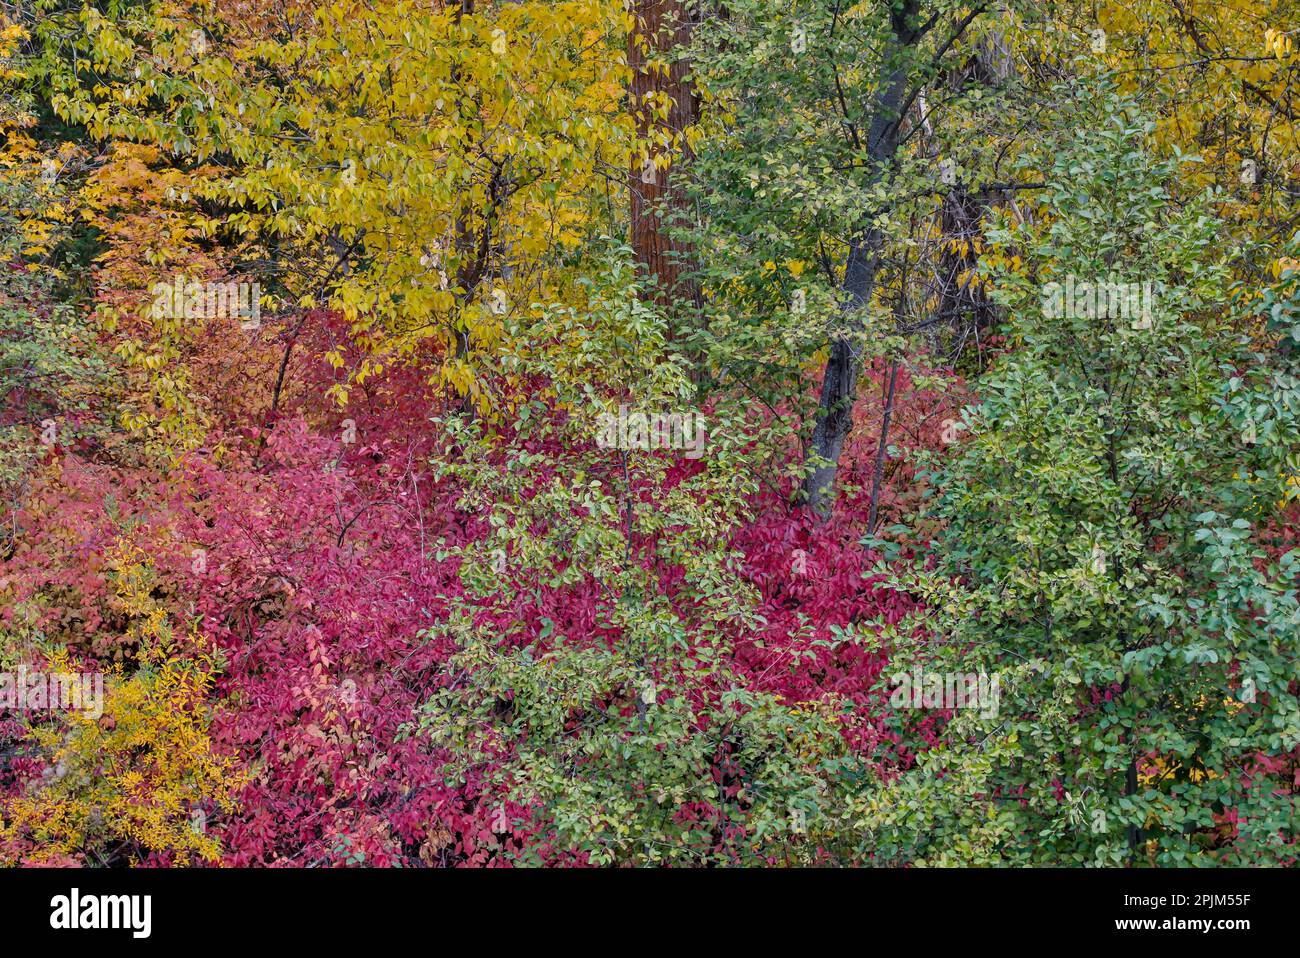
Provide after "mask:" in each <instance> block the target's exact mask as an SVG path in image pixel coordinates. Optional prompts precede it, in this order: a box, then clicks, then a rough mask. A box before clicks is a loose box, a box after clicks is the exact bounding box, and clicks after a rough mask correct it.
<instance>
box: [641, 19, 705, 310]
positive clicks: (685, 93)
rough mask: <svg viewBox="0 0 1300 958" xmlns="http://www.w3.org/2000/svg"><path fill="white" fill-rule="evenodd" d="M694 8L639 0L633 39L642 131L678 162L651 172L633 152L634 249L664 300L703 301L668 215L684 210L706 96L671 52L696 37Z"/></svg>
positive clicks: (657, 151)
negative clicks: (659, 65) (655, 64)
mask: <svg viewBox="0 0 1300 958" xmlns="http://www.w3.org/2000/svg"><path fill="white" fill-rule="evenodd" d="M693 6H694V4H692V3H691V2H690V0H634V2H633V5H632V13H633V27H632V29H631V30H630V31H629V32H628V40H627V58H628V65H629V66H630V67H631V68H632V85H631V90H630V93H631V107H632V110H633V112H634V115H635V116H636V122H637V135H638V137H640V138H642V139H645V140H649V141H651V142H653V143H654V144H655V145H654V148H653V152H652V156H657V157H658V158H659V161H660V164H662V163H663V158H664V156H665V155H669V156H671V160H672V162H671V165H670V166H669V167H668V168H667V169H663V168H661V166H655V167H654V168H653V169H651V168H650V167H649V166H647V165H644V157H636V156H634V157H633V159H632V169H631V170H630V171H629V174H630V175H629V177H628V183H629V193H630V195H631V239H632V249H633V251H634V252H635V254H636V259H637V262H638V263H639V264H640V265H641V267H642V269H643V270H644V272H645V275H646V276H648V277H649V278H650V279H651V280H652V281H653V283H654V284H655V285H654V289H655V293H654V296H655V299H656V300H657V301H658V302H660V303H663V304H665V305H667V304H668V303H670V302H681V301H683V300H685V301H687V302H690V303H694V304H698V303H699V301H700V291H699V288H698V286H697V285H696V284H695V283H693V282H690V281H689V280H687V279H685V278H683V276H682V272H683V268H682V266H683V263H684V262H685V261H686V258H687V256H688V255H689V250H688V249H687V247H685V246H684V245H683V244H681V243H679V242H675V241H674V240H672V239H671V238H670V237H669V236H668V234H667V231H666V230H665V229H664V225H665V222H664V221H665V219H669V218H671V216H672V214H673V212H674V211H676V210H680V209H683V207H684V203H685V199H684V193H683V190H682V187H681V183H682V178H683V173H684V169H685V165H686V163H687V162H689V160H690V150H689V147H688V146H687V145H686V143H685V140H684V139H683V138H682V133H683V132H684V131H685V130H686V128H687V127H689V126H691V125H692V124H694V123H695V121H696V120H697V119H698V118H699V98H698V97H697V96H696V94H695V90H694V88H693V87H692V85H691V83H690V81H689V80H688V79H687V75H688V74H689V72H690V63H689V62H688V61H687V60H685V59H683V58H677V56H676V55H675V54H674V53H673V52H672V51H673V50H674V49H680V48H684V47H685V45H686V44H688V43H690V41H691V32H692V26H693V19H692V12H691V8H692V7H693ZM651 59H665V60H667V61H668V62H669V63H670V66H669V68H668V69H667V70H666V71H665V70H659V69H649V68H648V61H650V60H651ZM664 96H667V97H668V98H669V99H670V100H671V101H672V105H671V107H670V109H669V111H668V116H667V117H666V118H664V117H660V116H656V115H654V112H653V109H652V105H654V104H655V103H656V102H659V101H661V100H662V97H664ZM666 138H671V141H672V142H674V143H676V144H677V148H676V149H675V150H673V152H672V153H671V154H669V153H668V149H667V148H666V147H664V146H662V145H660V144H661V143H662V142H663V141H664V139H666Z"/></svg>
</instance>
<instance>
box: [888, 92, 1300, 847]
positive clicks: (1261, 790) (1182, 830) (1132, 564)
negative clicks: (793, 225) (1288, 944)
mask: <svg viewBox="0 0 1300 958" xmlns="http://www.w3.org/2000/svg"><path fill="white" fill-rule="evenodd" d="M1061 98H1062V100H1063V101H1064V102H1065V104H1066V105H1065V107H1063V108H1062V109H1061V114H1060V116H1059V117H1058V118H1057V123H1056V128H1057V129H1060V130H1063V131H1076V132H1075V133H1074V134H1073V135H1071V134H1070V133H1065V134H1063V135H1062V136H1061V137H1059V138H1058V139H1057V140H1056V141H1055V142H1048V143H1046V144H1044V146H1045V147H1046V149H1044V150H1042V151H1041V153H1040V155H1041V156H1042V157H1044V158H1045V159H1042V160H1039V161H1038V162H1040V163H1041V164H1042V165H1041V166H1040V167H1039V169H1041V170H1042V171H1043V173H1044V175H1045V176H1046V179H1047V180H1048V182H1049V183H1050V187H1049V189H1048V190H1047V191H1046V193H1045V195H1044V196H1043V199H1042V203H1041V205H1040V206H1039V208H1038V209H1036V210H1034V211H1033V215H1030V216H1027V217H1025V219H1024V220H1023V221H1021V220H1019V219H1010V218H1005V219H1004V220H1003V221H1002V222H1000V223H999V224H998V225H997V227H996V228H995V229H993V230H992V231H991V232H990V237H991V239H993V240H994V241H995V243H997V244H998V246H999V247H1001V248H1002V250H1003V251H1005V252H1008V253H1010V252H1011V251H1013V250H1014V251H1016V252H1018V254H1019V255H1020V256H1021V257H1023V259H1024V264H1025V265H1024V267H1023V268H1015V269H1012V268H1010V267H1008V268H1003V269H1000V270H998V271H996V275H995V277H994V278H995V280H996V289H997V293H996V295H997V298H998V300H999V301H1000V302H1001V303H1002V304H1004V305H1005V307H1006V308H1007V310H1008V311H1009V316H1010V318H1009V322H1008V324H1007V327H1006V330H1005V331H1006V333H1007V335H1008V337H1009V339H1010V342H1011V345H1012V347H1013V348H1012V349H1011V350H1010V351H1008V352H1007V353H1006V354H1005V355H1004V356H1003V357H1002V358H1001V360H1000V361H999V362H998V363H997V364H996V366H995V368H994V369H993V370H992V371H991V373H990V375H989V376H988V377H987V378H986V379H985V380H984V381H983V382H982V383H981V387H980V392H981V394H982V398H981V401H980V402H979V403H978V404H977V405H974V406H972V407H970V408H969V409H968V410H967V411H966V414H965V426H966V427H967V433H966V435H967V437H968V438H966V439H964V440H963V441H962V443H961V445H960V446H958V447H957V448H956V450H955V455H954V456H953V458H951V460H950V462H949V463H948V464H947V465H946V466H945V467H944V468H943V469H942V470H941V471H940V472H939V473H938V475H937V476H936V480H937V487H938V489H939V493H938V496H937V499H936V501H935V502H934V506H933V518H935V519H937V520H939V521H940V522H941V523H943V531H942V533H941V534H940V535H939V536H938V538H937V540H936V541H934V542H933V551H934V555H935V557H936V558H937V560H938V561H937V566H936V567H934V568H933V569H931V570H929V571H925V572H918V573H917V574H916V576H915V577H914V578H912V579H910V580H909V581H908V582H906V583H905V584H906V586H907V587H909V588H911V589H913V590H915V591H916V592H918V593H919V594H920V595H922V596H923V598H924V601H925V608H926V613H925V614H924V617H923V618H921V619H920V620H913V621H910V622H907V623H904V624H903V625H902V626H900V627H898V628H897V629H895V630H892V638H893V640H894V642H895V658H894V660H893V663H892V664H893V669H892V670H891V671H892V672H893V673H903V672H906V671H908V670H910V669H912V668H914V667H918V666H919V667H921V668H923V669H925V670H926V671H927V672H937V673H940V674H945V673H985V674H988V675H996V676H997V677H998V679H999V691H1000V696H999V701H998V702H997V708H996V709H994V710H981V711H978V712H977V711H975V710H963V711H959V712H958V714H957V715H956V717H955V718H954V719H953V720H952V721H951V722H950V723H949V724H948V725H947V726H946V727H945V732H944V735H943V737H942V740H941V742H940V743H939V745H938V747H936V748H934V749H932V750H931V751H929V752H928V753H926V754H925V755H923V756H922V758H921V759H920V762H919V764H918V766H917V767H916V768H915V769H912V770H910V771H908V772H907V773H905V774H903V775H902V776H901V777H900V778H898V779H897V780H896V781H893V782H891V783H890V784H889V786H888V787H887V788H886V789H885V791H884V793H883V794H881V795H873V796H872V797H871V799H870V802H868V804H872V803H874V804H872V807H873V808H875V809H876V810H877V811H878V812H879V814H880V816H881V820H882V821H883V823H884V825H883V828H882V829H881V833H880V835H879V838H878V841H879V845H878V847H877V852H878V854H880V855H882V856H883V857H885V858H888V859H897V860H906V859H916V860H921V861H926V862H931V863H968V862H987V861H993V862H999V863H1005V864H1029V863H1054V864H1120V863H1131V864H1146V863H1150V864H1154V865H1182V864H1197V863H1211V862H1222V863H1230V862H1231V863H1244V862H1251V863H1261V862H1266V861H1271V860H1281V859H1285V858H1287V857H1289V856H1291V855H1292V854H1293V853H1294V847H1293V845H1294V841H1295V835H1296V827H1297V822H1296V818H1295V806H1294V795H1293V787H1292V782H1291V781H1290V780H1289V778H1288V780H1283V781H1279V780H1278V778H1277V777H1272V776H1270V775H1269V774H1268V773H1267V771H1266V765H1267V763H1268V762H1269V761H1270V760H1271V761H1277V760H1279V759H1281V760H1283V761H1285V760H1286V756H1287V755H1288V753H1291V752H1292V750H1293V749H1295V748H1296V746H1297V744H1298V743H1300V710H1297V697H1296V685H1295V682H1296V679H1297V677H1298V673H1297V664H1296V663H1297V657H1296V638H1297V635H1300V628H1298V627H1297V624H1298V623H1300V611H1298V606H1297V601H1296V581H1297V571H1300V555H1298V554H1297V552H1296V551H1294V550H1293V551H1291V552H1288V553H1285V554H1283V555H1281V556H1280V557H1277V556H1275V553H1274V552H1271V551H1270V550H1269V549H1268V548H1267V545H1268V543H1267V536H1266V533H1267V530H1268V525H1269V523H1270V520H1271V519H1273V518H1274V517H1276V516H1277V515H1278V513H1279V510H1280V509H1281V508H1282V506H1283V505H1284V503H1285V502H1286V500H1287V498H1288V494H1289V491H1291V490H1293V489H1294V486H1293V485H1292V484H1291V476H1293V475H1294V473H1295V465H1296V460H1295V450H1296V449H1297V443H1298V441H1300V380H1297V378H1296V375H1295V369H1294V367H1293V365H1291V364H1290V361H1289V360H1287V359H1279V353H1278V352H1277V351H1276V350H1270V349H1267V348H1264V346H1262V345H1261V342H1262V341H1261V339H1260V337H1259V335H1258V333H1259V324H1258V323H1257V322H1256V320H1255V317H1254V315H1253V307H1249V306H1248V307H1246V308H1243V307H1242V305H1241V304H1242V301H1243V299H1246V300H1247V301H1251V300H1250V298H1249V297H1245V298H1243V297H1238V296H1234V295H1233V293H1234V291H1233V289H1232V288H1231V284H1230V283H1229V281H1228V279H1227V276H1228V266H1229V264H1228V263H1227V262H1226V255H1225V254H1224V253H1223V252H1222V250H1221V243H1220V242H1219V235H1220V228H1219V224H1218V223H1217V222H1216V220H1215V219H1214V218H1213V217H1212V216H1211V215H1210V213H1209V212H1208V211H1209V209H1210V207H1211V202H1212V200H1213V197H1212V196H1190V197H1181V196H1179V195H1178V194H1177V193H1176V192H1175V189H1174V186H1173V184H1174V183H1175V177H1176V174H1177V173H1178V169H1179V166H1180V165H1181V164H1183V163H1187V162H1192V161H1193V160H1192V159H1191V158H1189V157H1182V156H1178V155H1174V156H1172V157H1170V158H1167V159H1159V158H1156V157H1154V156H1153V155H1152V153H1151V151H1150V133H1151V131H1152V124H1151V123H1150V122H1148V121H1147V120H1145V119H1144V118H1142V117H1140V116H1138V115H1137V113H1136V111H1135V110H1134V109H1133V107H1132V104H1131V103H1129V102H1127V101H1125V100H1123V99H1121V98H1120V97H1119V96H1118V95H1116V94H1114V93H1113V92H1112V91H1111V90H1110V89H1109V88H1108V87H1107V85H1106V84H1105V83H1102V84H1100V85H1099V86H1097V87H1096V88H1094V89H1093V90H1092V92H1089V93H1087V94H1082V95H1079V96H1077V97H1071V96H1068V95H1065V94H1064V93H1063V92H1062V93H1061ZM1035 152H1036V153H1039V151H1035ZM1053 154H1055V156H1054V158H1052V157H1053ZM1047 158H1050V159H1047ZM1026 162H1033V158H1032V157H1028V156H1027V157H1026ZM1103 281H1104V282H1105V283H1108V284H1111V283H1113V284H1116V285H1117V286H1118V287H1119V288H1120V289H1123V290H1125V291H1126V292H1129V293H1138V294H1142V293H1146V292H1148V291H1150V292H1151V293H1152V295H1151V303H1150V309H1149V310H1148V309H1147V308H1146V305H1145V304H1146V300H1145V298H1143V299H1142V301H1141V305H1140V306H1139V308H1138V309H1136V310H1135V311H1134V310H1130V311H1127V312H1125V311H1124V310H1122V309H1119V308H1117V304H1116V300H1115V299H1114V298H1108V299H1107V300H1105V301H1104V302H1103V301H1100V300H1099V299H1098V297H1096V296H1092V297H1089V296H1088V295H1085V294H1086V290H1087V287H1085V286H1084V285H1083V284H1084V283H1085V282H1092V283H1094V284H1096V283H1100V282H1103ZM1052 283H1059V284H1062V286H1061V287H1060V288H1058V287H1055V286H1052V285H1050V284H1052ZM1143 284H1149V285H1148V286H1145V287H1144V285H1143ZM1071 286H1072V288H1073V291H1074V297H1073V300H1072V301H1071V297H1070V296H1068V295H1066V293H1065V290H1066V289H1070V288H1071ZM1095 288H1096V287H1095V286H1094V289H1095ZM1292 295H1293V294H1292ZM1286 296H1287V292H1286V290H1285V289H1279V290H1274V291H1271V292H1270V293H1269V295H1268V296H1267V297H1266V298H1265V300H1264V301H1263V302H1264V303H1265V306H1266V307H1267V310H1268V313H1269V315H1270V317H1272V322H1273V323H1274V325H1275V327H1277V328H1278V332H1281V331H1282V327H1285V328H1286V333H1287V335H1291V334H1292V333H1293V330H1292V328H1291V326H1292V324H1293V322H1294V312H1293V311H1290V310H1292V309H1293V303H1294V300H1293V299H1289V300H1288V299H1287V298H1286ZM1132 302H1133V301H1132V299H1131V298H1130V299H1129V300H1127V301H1126V303H1127V305H1132ZM982 704H986V703H982ZM990 711H995V712H996V715H995V716H990V715H989V714H988V712H990ZM903 714H904V718H903V719H902V720H900V721H902V722H904V723H905V722H906V713H903ZM864 801H866V800H864Z"/></svg>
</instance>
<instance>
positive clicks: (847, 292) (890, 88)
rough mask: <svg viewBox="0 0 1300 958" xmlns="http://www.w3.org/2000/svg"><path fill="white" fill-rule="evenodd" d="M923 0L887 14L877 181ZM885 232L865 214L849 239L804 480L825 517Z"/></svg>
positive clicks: (888, 151)
mask: <svg viewBox="0 0 1300 958" xmlns="http://www.w3.org/2000/svg"><path fill="white" fill-rule="evenodd" d="M919 8H920V0H903V2H902V3H901V4H900V5H899V6H897V7H896V8H895V9H894V10H893V11H892V12H891V13H890V17H889V21H890V28H891V34H890V40H889V42H888V44H887V48H886V50H885V57H884V60H883V63H882V66H881V71H880V84H879V86H878V87H877V90H878V92H877V94H876V101H875V103H874V105H873V106H872V115H871V126H870V127H869V130H868V134H867V144H866V153H867V160H868V162H869V164H870V167H871V170H872V174H871V176H872V181H873V182H875V181H878V180H879V179H880V178H881V177H882V176H883V175H884V173H885V169H886V167H887V166H888V164H889V163H890V162H892V161H893V159H894V155H895V154H896V153H897V152H898V142H899V128H900V126H901V124H900V123H899V116H900V112H901V110H902V107H903V101H904V97H905V96H906V94H907V85H908V76H909V70H908V59H909V54H910V52H911V48H912V46H913V45H914V44H915V43H916V42H917V40H918V39H919V37H920V31H919V30H918V29H917V25H916V16H917V11H918V10H919ZM884 240H885V238H884V236H883V235H882V234H881V232H880V231H879V230H878V229H876V228H875V227H873V226H871V225H870V221H869V220H865V219H864V221H863V222H862V223H860V224H859V225H858V228H857V230H856V232H855V234H854V236H853V238H852V239H851V240H850V243H849V254H848V260H847V262H846V263H845V267H844V281H843V283H842V285H841V292H842V293H843V305H842V306H841V314H842V319H843V331H842V332H841V333H839V334H837V335H836V336H835V338H834V339H833V340H832V341H831V354H830V357H829V358H828V359H827V361H826V370H825V372H824V373H823V376H822V391H821V400H820V408H819V411H818V417H817V425H816V427H815V428H814V429H813V436H812V448H811V452H812V454H813V455H814V456H816V457H817V460H818V462H817V463H816V464H815V465H814V466H813V467H812V469H811V470H810V471H809V473H808V477H807V479H805V480H804V492H805V493H806V495H807V497H808V505H809V508H811V509H812V511H813V512H814V513H815V514H816V515H817V516H818V517H819V518H821V519H826V518H829V516H830V513H831V505H832V498H831V497H832V490H833V487H834V484H835V474H836V471H837V470H838V468H839V458H840V453H841V452H842V451H843V450H844V440H845V439H846V438H847V437H848V434H849V430H850V429H851V428H852V426H853V400H854V398H855V397H856V395H857V388H858V376H859V375H860V374H861V372H862V345H861V343H860V342H858V341H856V340H857V337H856V336H855V335H854V333H855V332H856V331H858V330H859V329H861V328H862V325H863V324H862V316H863V314H864V313H865V312H866V311H867V309H868V308H869V307H870V305H871V295H872V292H873V291H874V289H875V285H876V273H877V272H878V271H879V269H880V250H881V247H882V246H883V245H884Z"/></svg>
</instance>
